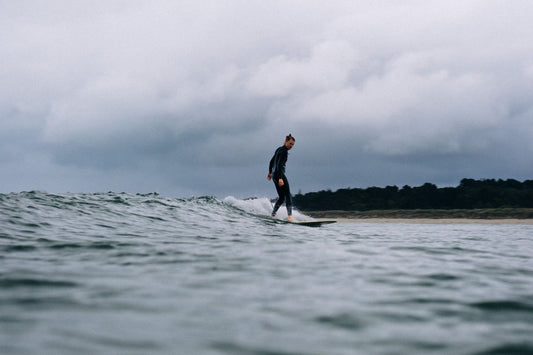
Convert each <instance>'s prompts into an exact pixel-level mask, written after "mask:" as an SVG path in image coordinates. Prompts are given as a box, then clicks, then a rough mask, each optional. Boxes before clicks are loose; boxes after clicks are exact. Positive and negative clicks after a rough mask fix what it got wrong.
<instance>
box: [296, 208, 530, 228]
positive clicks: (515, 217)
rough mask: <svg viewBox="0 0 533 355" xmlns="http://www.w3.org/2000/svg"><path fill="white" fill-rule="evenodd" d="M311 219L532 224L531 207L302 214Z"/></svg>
mask: <svg viewBox="0 0 533 355" xmlns="http://www.w3.org/2000/svg"><path fill="white" fill-rule="evenodd" d="M301 212H302V213H304V214H305V215H308V216H310V217H313V218H329V219H337V220H339V221H358V222H364V221H368V222H400V223H401V222H405V221H407V222H415V221H416V222H415V223H491V224H501V223H522V224H533V208H494V209H464V210H463V209H455V210H436V209H418V210H372V211H301Z"/></svg>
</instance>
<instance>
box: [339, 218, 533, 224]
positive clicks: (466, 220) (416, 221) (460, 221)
mask: <svg viewBox="0 0 533 355" xmlns="http://www.w3.org/2000/svg"><path fill="white" fill-rule="evenodd" d="M335 220H336V221H337V222H344V223H414V224H527V225H533V218H532V219H516V218H500V219H471V218H335Z"/></svg>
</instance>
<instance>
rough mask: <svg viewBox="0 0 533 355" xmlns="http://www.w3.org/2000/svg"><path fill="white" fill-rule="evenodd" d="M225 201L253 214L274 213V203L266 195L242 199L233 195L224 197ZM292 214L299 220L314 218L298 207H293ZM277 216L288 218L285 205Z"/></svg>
mask: <svg viewBox="0 0 533 355" xmlns="http://www.w3.org/2000/svg"><path fill="white" fill-rule="evenodd" d="M224 202H225V203H227V204H230V205H232V206H234V207H237V208H239V209H241V210H243V211H246V212H248V213H253V214H258V215H263V216H270V214H271V213H272V208H273V206H274V203H273V202H271V201H270V200H269V199H268V198H266V197H261V198H253V199H246V200H240V199H238V198H235V197H233V196H228V197H226V198H225V199H224ZM292 216H293V217H294V219H295V220H297V221H312V220H313V218H311V217H309V216H306V215H304V214H303V213H301V212H300V211H298V210H296V209H293V211H292ZM276 217H277V218H279V219H287V209H286V208H285V205H283V206H281V207H280V209H279V210H278V213H277V214H276Z"/></svg>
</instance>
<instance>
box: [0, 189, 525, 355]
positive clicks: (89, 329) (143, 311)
mask: <svg viewBox="0 0 533 355" xmlns="http://www.w3.org/2000/svg"><path fill="white" fill-rule="evenodd" d="M270 209H271V204H270V201H269V200H268V199H266V198H263V199H255V200H239V199H235V198H226V199H223V200H219V199H216V198H212V197H202V198H191V199H175V198H166V197H163V196H159V195H156V194H150V195H133V194H117V193H104V194H47V193H44V192H25V193H17V194H3V195H0V249H1V252H0V353H1V354H80V353H81V354H263V355H267V354H283V355H287V354H531V353H533V261H532V259H531V256H532V252H533V226H531V225H520V224H514V225H511V224H508V225H505V224H504V225H489V224H416V223H336V224H331V225H325V226H322V227H320V228H310V227H304V226H298V225H291V224H279V223H272V222H271V221H270V220H269V219H268V218H267V217H266V216H268V214H269V212H270ZM283 210H284V207H282V209H281V211H283ZM262 216H265V217H262ZM296 217H297V218H299V219H306V218H307V219H308V218H309V217H306V216H304V215H303V214H301V213H297V214H296Z"/></svg>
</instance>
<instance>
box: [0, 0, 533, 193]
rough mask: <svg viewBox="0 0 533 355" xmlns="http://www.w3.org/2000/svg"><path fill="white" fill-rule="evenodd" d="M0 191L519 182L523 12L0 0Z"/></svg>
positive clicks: (525, 57)
mask: <svg viewBox="0 0 533 355" xmlns="http://www.w3.org/2000/svg"><path fill="white" fill-rule="evenodd" d="M0 83H1V84H0V192H18V191H24V190H43V191H48V192H99V191H117V192H121V191H125V192H134V193H135V192H142V193H144V192H159V193H161V194H164V195H167V196H169V197H185V196H193V195H195V196H199V195H215V196H219V197H225V196H228V195H233V196H236V197H249V196H270V197H273V196H274V195H275V191H274V187H273V186H272V183H270V182H267V181H266V174H267V167H268V161H269V160H270V157H271V156H272V153H273V152H274V150H275V148H276V147H278V146H280V145H281V144H282V142H283V139H284V136H285V135H286V134H288V133H292V134H293V135H294V136H295V137H296V145H295V147H294V149H293V150H291V152H290V156H289V161H288V164H287V175H288V177H289V181H290V183H291V188H292V190H293V193H296V192H298V191H302V192H310V191H317V190H322V189H332V190H336V189H338V188H342V187H368V186H386V185H397V186H400V187H401V186H403V185H405V184H407V185H411V186H418V185H420V184H422V183H424V182H432V183H435V184H437V185H439V186H456V185H457V184H458V183H459V181H460V180H461V179H462V178H464V177H468V178H476V179H478V178H504V179H506V178H515V179H518V180H525V179H533V161H532V160H533V159H532V156H533V1H530V0H513V1H507V0H501V1H492V0H478V1H470V0H465V1H453V2H450V1H448V0H443V1H431V0H405V1H398V0H394V1H393V0H391V1H354V0H350V1H337V0H331V1H327V2H324V1H312V0H301V1H297V0H291V1H275V0H274V1H263V0H257V1H254V0H242V1H232V0H228V1H217V0H212V1H197V0H193V1H183V0H168V1H166V0H151V1H135V0H127V1H115V0H106V1H69V0H64V1H58V0H43V1H39V0H34V1H25V0H17V1H3V0H0Z"/></svg>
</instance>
